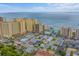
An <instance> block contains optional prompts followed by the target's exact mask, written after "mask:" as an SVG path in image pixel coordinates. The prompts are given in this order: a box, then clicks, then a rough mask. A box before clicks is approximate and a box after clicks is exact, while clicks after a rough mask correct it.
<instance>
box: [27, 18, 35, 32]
mask: <svg viewBox="0 0 79 59" xmlns="http://www.w3.org/2000/svg"><path fill="white" fill-rule="evenodd" d="M34 26H35V20H33V19H26V30H27V32H33V31H34Z"/></svg>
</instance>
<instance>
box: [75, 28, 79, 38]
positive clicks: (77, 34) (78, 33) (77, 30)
mask: <svg viewBox="0 0 79 59" xmlns="http://www.w3.org/2000/svg"><path fill="white" fill-rule="evenodd" d="M75 38H76V39H79V29H76V34H75Z"/></svg>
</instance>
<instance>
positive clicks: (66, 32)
mask: <svg viewBox="0 0 79 59" xmlns="http://www.w3.org/2000/svg"><path fill="white" fill-rule="evenodd" d="M60 35H61V36H64V37H68V36H69V28H65V27H61V29H60Z"/></svg>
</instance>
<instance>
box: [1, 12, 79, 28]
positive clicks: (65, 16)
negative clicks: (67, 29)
mask: <svg viewBox="0 0 79 59" xmlns="http://www.w3.org/2000/svg"><path fill="white" fill-rule="evenodd" d="M0 16H1V17H4V20H6V21H9V20H11V18H32V19H37V20H38V21H39V22H41V23H43V24H46V25H52V26H62V25H63V26H72V27H79V12H13V13H0Z"/></svg>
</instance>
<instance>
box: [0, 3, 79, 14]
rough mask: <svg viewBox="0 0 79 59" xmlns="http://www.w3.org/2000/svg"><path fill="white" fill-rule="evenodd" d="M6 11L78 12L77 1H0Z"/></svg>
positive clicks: (3, 11) (1, 7) (0, 9)
mask: <svg viewBox="0 0 79 59" xmlns="http://www.w3.org/2000/svg"><path fill="white" fill-rule="evenodd" d="M6 12H79V3H0V13H6Z"/></svg>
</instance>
